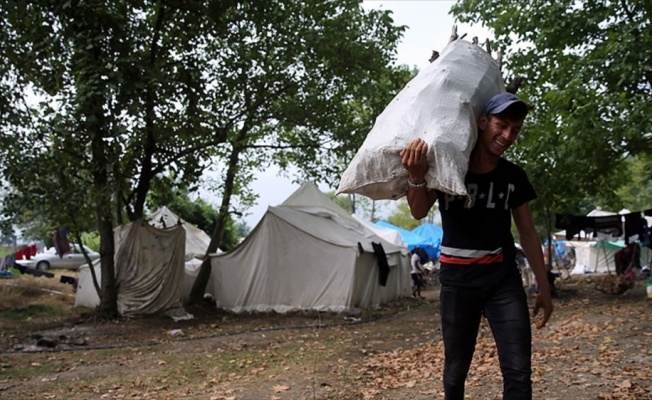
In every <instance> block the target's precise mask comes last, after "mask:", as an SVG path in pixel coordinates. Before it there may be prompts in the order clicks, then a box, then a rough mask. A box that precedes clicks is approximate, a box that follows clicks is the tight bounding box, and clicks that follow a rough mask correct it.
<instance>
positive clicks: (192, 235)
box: [147, 206, 221, 261]
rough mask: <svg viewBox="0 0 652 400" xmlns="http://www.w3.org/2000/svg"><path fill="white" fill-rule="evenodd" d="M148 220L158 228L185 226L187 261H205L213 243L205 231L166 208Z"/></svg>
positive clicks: (159, 210) (160, 209)
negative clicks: (197, 259) (209, 246)
mask: <svg viewBox="0 0 652 400" xmlns="http://www.w3.org/2000/svg"><path fill="white" fill-rule="evenodd" d="M147 220H148V221H149V224H150V225H152V226H155V227H157V228H171V227H173V226H175V225H177V224H178V225H181V226H183V228H184V229H185V230H186V261H190V260H192V259H193V258H199V259H203V258H204V256H205V255H206V249H208V245H210V243H211V237H210V236H208V234H206V232H204V231H203V230H201V229H199V228H197V227H196V226H194V225H193V224H189V223H188V222H186V221H184V220H183V219H181V218H180V217H179V216H178V215H176V214H175V213H173V212H172V211H170V209H169V208H167V207H165V206H163V207H161V208H159V209H158V210H156V212H154V214H152V215H151V216H150V217H149V218H148V219H147ZM218 253H221V251H218Z"/></svg>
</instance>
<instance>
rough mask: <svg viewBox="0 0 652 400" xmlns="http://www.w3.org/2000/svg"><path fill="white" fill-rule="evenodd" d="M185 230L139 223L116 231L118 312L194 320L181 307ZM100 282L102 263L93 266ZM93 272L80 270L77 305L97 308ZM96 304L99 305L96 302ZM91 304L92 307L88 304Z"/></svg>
mask: <svg viewBox="0 0 652 400" xmlns="http://www.w3.org/2000/svg"><path fill="white" fill-rule="evenodd" d="M185 233H186V231H185V230H184V229H183V228H182V227H181V226H178V225H175V226H173V227H172V228H168V229H158V228H156V227H153V226H151V225H148V224H147V223H144V222H141V221H137V222H132V223H129V224H127V225H121V226H119V227H117V228H115V229H114V239H115V241H116V252H115V268H116V270H115V279H116V286H117V287H118V288H119V290H118V299H117V303H118V312H119V313H120V315H123V316H133V315H145V314H164V315H169V316H171V317H173V318H175V319H184V318H189V317H192V316H191V315H190V314H188V313H187V312H186V311H185V310H184V309H183V305H182V300H181V298H182V285H181V284H182V282H183V275H184V257H185V240H186V236H185ZM94 268H95V271H96V273H97V276H98V280H100V268H99V262H96V263H95V264H94ZM90 275H91V274H90V270H89V268H88V267H86V271H85V272H84V270H81V271H80V280H79V283H78V287H77V298H76V301H75V305H76V306H79V305H85V306H96V305H98V304H99V298H98V297H97V292H96V291H95V287H94V286H93V283H92V278H91V276H90ZM95 302H96V303H95ZM89 303H90V304H89ZM93 303H95V304H93Z"/></svg>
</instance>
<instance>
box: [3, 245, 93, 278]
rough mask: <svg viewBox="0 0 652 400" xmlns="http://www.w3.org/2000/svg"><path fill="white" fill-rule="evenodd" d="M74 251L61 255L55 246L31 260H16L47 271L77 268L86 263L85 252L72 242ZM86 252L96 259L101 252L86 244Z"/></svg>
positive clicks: (17, 262) (18, 262) (27, 265)
mask: <svg viewBox="0 0 652 400" xmlns="http://www.w3.org/2000/svg"><path fill="white" fill-rule="evenodd" d="M71 247H72V251H71V252H70V253H66V254H64V255H63V256H62V257H60V256H59V255H58V254H57V251H56V249H55V248H54V247H52V248H50V249H48V250H46V251H45V253H41V254H37V255H35V256H33V257H32V258H31V259H29V260H16V264H19V265H24V266H26V267H30V268H36V269H38V270H41V271H47V270H49V269H50V268H66V269H73V270H77V269H79V267H80V266H81V265H82V264H86V259H85V258H84V254H83V253H82V252H81V250H80V248H79V245H77V244H72V245H71ZM84 249H85V250H86V253H87V254H88V256H89V257H90V258H91V260H93V261H95V260H97V259H99V258H100V253H98V252H95V251H93V250H91V249H89V248H88V247H86V246H84Z"/></svg>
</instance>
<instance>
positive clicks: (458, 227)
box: [400, 93, 553, 400]
mask: <svg viewBox="0 0 652 400" xmlns="http://www.w3.org/2000/svg"><path fill="white" fill-rule="evenodd" d="M527 113H528V107H527V105H526V104H525V103H524V102H523V101H521V100H520V99H518V98H517V97H516V96H515V95H513V94H511V93H501V94H498V95H496V96H494V97H493V98H491V100H490V101H489V103H488V104H487V105H486V107H485V111H484V113H483V114H482V115H481V116H479V118H478V138H477V141H476V144H475V146H474V148H473V150H472V152H471V155H470V159H469V165H468V173H467V175H466V177H465V184H466V188H467V192H468V196H469V197H467V196H453V195H450V194H446V193H443V192H441V191H438V190H430V189H428V188H427V187H426V172H427V169H428V164H427V151H428V145H427V144H426V143H425V142H424V141H423V140H421V139H415V140H414V141H412V142H410V143H409V144H408V145H407V146H406V147H405V148H404V149H403V150H402V151H401V153H400V156H401V160H402V164H403V166H404V167H405V169H406V170H407V173H408V181H407V185H408V189H407V199H408V204H409V206H410V211H411V213H412V215H413V216H414V217H415V218H416V219H421V218H424V217H425V216H426V215H427V214H428V211H429V210H430V208H431V207H432V206H433V205H434V203H435V202H436V201H438V202H439V211H440V212H441V216H442V228H443V231H444V236H443V239H442V246H441V256H440V258H439V261H440V264H441V267H440V272H439V280H440V283H441V292H440V307H441V323H442V334H443V339H444V352H445V362H444V377H443V383H444V393H445V397H446V399H447V400H458V399H459V400H462V399H464V386H465V382H466V377H467V374H468V371H469V368H470V365H471V360H472V358H473V352H474V350H475V344H476V340H477V334H478V330H479V326H480V321H481V318H482V316H483V315H484V316H485V317H486V318H487V321H488V322H489V325H490V327H491V330H492V332H493V336H494V340H495V342H496V347H497V350H498V356H499V363H500V369H501V372H502V377H503V398H504V399H532V380H531V370H532V369H531V354H532V332H531V328H530V315H529V312H528V305H527V296H526V294H525V290H524V289H523V285H522V281H521V277H520V274H519V272H518V268H517V266H516V249H515V244H514V238H513V237H512V234H511V221H512V218H513V219H514V222H515V224H516V227H517V229H518V233H519V239H520V243H521V245H522V246H523V250H524V252H525V256H526V257H527V259H528V261H529V263H530V267H531V268H532V272H533V273H534V275H535V277H536V280H537V282H538V283H539V291H538V294H537V296H536V300H535V304H534V309H533V312H532V315H533V316H537V315H538V313H539V311H543V315H542V316H541V317H540V319H538V321H537V322H536V327H537V328H542V327H544V326H545V325H546V323H547V322H548V319H549V318H550V315H551V314H552V311H553V305H552V299H551V295H550V287H549V284H548V279H547V275H546V267H545V265H544V262H543V254H542V251H541V242H540V240H539V237H538V235H537V233H536V230H535V228H534V223H533V221H532V216H531V213H530V208H529V205H528V203H529V202H530V201H531V200H534V199H535V198H536V193H535V191H534V189H533V188H532V185H531V184H530V182H529V180H528V177H527V174H526V173H525V171H524V170H523V169H521V168H520V167H518V166H517V165H516V164H514V163H512V162H510V161H507V160H506V159H504V158H503V157H502V155H503V153H504V152H505V151H506V150H507V149H509V147H510V146H512V145H513V144H514V142H515V141H516V138H517V137H518V134H519V132H520V130H521V128H522V126H523V123H524V120H525V117H526V116H527Z"/></svg>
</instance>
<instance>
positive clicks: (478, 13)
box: [451, 0, 652, 221]
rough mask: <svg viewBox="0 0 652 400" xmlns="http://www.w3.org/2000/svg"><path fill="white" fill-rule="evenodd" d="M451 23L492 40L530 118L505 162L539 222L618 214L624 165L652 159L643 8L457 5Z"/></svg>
mask: <svg viewBox="0 0 652 400" xmlns="http://www.w3.org/2000/svg"><path fill="white" fill-rule="evenodd" d="M451 11H452V13H453V14H454V15H455V16H456V17H457V18H458V19H459V20H460V21H462V22H471V23H481V24H484V25H486V26H488V27H489V28H491V29H492V30H493V32H494V34H495V40H494V41H493V43H492V45H493V47H494V49H498V50H500V51H501V52H502V53H503V57H502V59H503V67H504V70H505V74H506V75H509V76H511V77H514V76H521V77H523V78H524V85H523V86H522V88H521V91H520V92H519V96H521V97H522V98H524V99H525V100H527V101H529V102H531V103H532V104H533V105H534V106H535V108H534V110H533V112H532V113H531V116H530V117H528V121H527V124H526V127H525V129H524V130H523V135H522V136H523V137H522V138H520V139H519V140H520V142H521V144H519V145H518V146H516V148H515V150H514V153H513V156H514V157H515V158H517V159H519V161H520V162H521V163H522V164H524V165H525V167H526V169H527V170H528V173H529V174H530V175H531V177H532V180H533V181H534V184H535V186H536V188H537V191H538V192H539V197H540V200H539V201H537V203H535V205H536V207H537V208H538V211H539V213H538V215H539V216H542V215H546V216H547V217H548V221H550V219H549V217H550V215H551V213H553V212H555V211H557V212H586V211H589V210H586V209H583V208H585V207H586V206H587V204H586V199H597V200H596V201H600V202H601V203H602V205H610V206H612V207H618V206H619V205H620V204H621V203H622V201H621V199H619V198H618V196H616V195H614V191H615V189H617V188H618V187H619V186H620V184H621V183H622V182H623V179H622V178H624V177H626V176H627V175H626V173H625V171H626V170H627V165H626V164H625V163H624V162H623V160H625V159H626V158H628V157H630V156H632V155H637V154H649V153H650V151H651V150H652V103H650V101H649V98H650V95H651V94H652V67H651V65H652V26H651V24H650V22H651V20H650V19H651V17H652V8H651V7H650V2H648V1H645V0H622V1H606V0H580V1H575V0H562V1H554V2H550V1H544V0H533V1H530V0H528V1H525V0H517V1H510V2H504V1H502V2H501V1H497V0H488V1H484V0H483V1H479V0H460V1H458V2H457V3H456V4H455V5H454V6H453V7H452V10H451Z"/></svg>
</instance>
